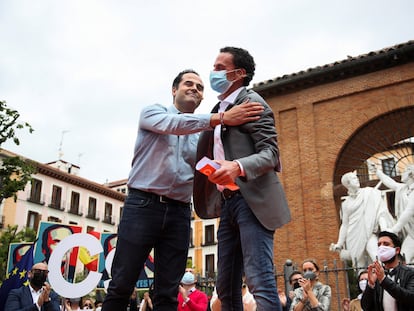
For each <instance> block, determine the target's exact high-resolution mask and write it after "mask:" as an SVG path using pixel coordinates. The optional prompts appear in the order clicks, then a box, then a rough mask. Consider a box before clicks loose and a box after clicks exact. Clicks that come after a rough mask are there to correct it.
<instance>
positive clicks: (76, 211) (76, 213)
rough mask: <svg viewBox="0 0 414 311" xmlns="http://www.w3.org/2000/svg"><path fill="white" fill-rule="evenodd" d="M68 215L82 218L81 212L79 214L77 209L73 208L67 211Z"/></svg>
mask: <svg viewBox="0 0 414 311" xmlns="http://www.w3.org/2000/svg"><path fill="white" fill-rule="evenodd" d="M68 213H69V214H72V215H77V216H83V213H82V212H79V209H78V208H73V207H71V208H70V209H69V210H68Z"/></svg>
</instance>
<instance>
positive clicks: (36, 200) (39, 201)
mask: <svg viewBox="0 0 414 311" xmlns="http://www.w3.org/2000/svg"><path fill="white" fill-rule="evenodd" d="M27 202H31V203H35V204H39V205H45V200H42V199H41V198H40V197H37V196H32V195H31V196H30V197H28V198H27Z"/></svg>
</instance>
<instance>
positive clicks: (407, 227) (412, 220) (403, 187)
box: [370, 164, 414, 263]
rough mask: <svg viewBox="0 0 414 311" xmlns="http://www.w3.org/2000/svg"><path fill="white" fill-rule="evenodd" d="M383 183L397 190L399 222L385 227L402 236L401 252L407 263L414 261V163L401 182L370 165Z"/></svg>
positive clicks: (405, 171)
mask: <svg viewBox="0 0 414 311" xmlns="http://www.w3.org/2000/svg"><path fill="white" fill-rule="evenodd" d="M370 168H371V170H374V169H376V171H375V173H376V175H377V177H378V178H379V179H380V180H381V181H382V183H383V184H384V185H385V186H387V187H388V188H390V189H392V190H394V191H395V217H396V218H397V222H396V223H395V224H394V225H393V226H392V227H390V228H388V229H384V230H387V231H389V232H393V233H395V234H398V235H400V236H401V238H402V245H401V253H402V254H404V256H405V260H406V262H407V263H412V262H414V164H409V165H407V167H406V168H405V170H404V172H403V173H402V174H401V182H397V181H395V180H394V179H392V178H391V177H390V176H387V175H385V174H384V172H383V171H382V170H380V169H379V168H376V167H375V165H374V164H371V165H370Z"/></svg>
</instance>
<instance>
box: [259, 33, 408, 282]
mask: <svg viewBox="0 0 414 311" xmlns="http://www.w3.org/2000/svg"><path fill="white" fill-rule="evenodd" d="M253 88H254V90H256V91H257V92H258V93H260V94H261V95H262V96H263V97H264V98H265V99H266V101H267V102H268V103H269V104H270V106H271V107H272V109H273V111H274V113H275V119H276V127H277V131H278V133H279V146H280V149H281V156H282V164H283V172H282V173H281V174H280V177H281V180H282V182H283V184H284V188H285V191H286V193H287V198H288V202H289V204H290V208H291V212H292V221H291V222H290V223H289V224H288V225H286V226H284V227H283V228H282V229H281V230H278V231H277V233H276V235H275V264H276V268H277V270H278V271H279V272H280V271H281V269H282V266H283V264H284V263H285V261H286V260H287V259H291V260H292V261H293V262H297V263H299V264H300V263H301V262H302V260H303V259H305V258H308V257H312V258H316V259H317V260H318V261H319V262H320V263H322V261H323V260H327V261H328V263H329V262H330V261H333V260H339V256H338V254H337V253H332V252H330V251H329V245H330V243H331V242H335V241H336V239H337V236H338V231H339V226H340V217H339V209H340V197H341V196H343V195H344V194H345V188H344V187H343V186H341V184H340V178H341V176H342V175H343V174H344V173H346V172H349V171H353V170H358V172H361V171H363V168H364V167H365V166H366V160H367V159H369V158H370V157H371V156H372V155H374V154H377V153H380V152H382V151H383V150H386V149H389V148H390V147H392V146H393V145H394V144H396V143H398V142H401V141H402V140H404V139H408V138H410V137H413V136H414V121H413V120H414V41H409V42H406V43H403V44H399V45H395V46H393V47H389V48H384V49H382V50H380V51H375V52H370V53H368V54H364V55H360V56H357V57H348V59H345V60H342V61H338V62H335V63H333V64H328V65H324V66H320V67H316V68H312V69H308V70H306V71H301V72H298V73H295V74H291V75H285V76H282V77H280V78H276V79H273V80H267V81H265V82H262V83H258V84H255V85H254V87H253ZM411 150H412V149H411ZM408 156H410V155H408ZM402 157H403V156H400V158H402ZM411 159H412V154H411ZM399 160H400V159H397V161H399ZM368 184H369V181H367V183H365V184H362V185H361V186H366V185H368ZM334 290H335V289H334ZM341 290H343V288H342V289H341Z"/></svg>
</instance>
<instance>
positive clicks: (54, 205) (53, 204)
mask: <svg viewBox="0 0 414 311" xmlns="http://www.w3.org/2000/svg"><path fill="white" fill-rule="evenodd" d="M48 207H50V208H53V209H56V210H58V211H64V210H65V207H63V206H62V204H61V203H60V202H50V204H48Z"/></svg>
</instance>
